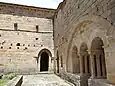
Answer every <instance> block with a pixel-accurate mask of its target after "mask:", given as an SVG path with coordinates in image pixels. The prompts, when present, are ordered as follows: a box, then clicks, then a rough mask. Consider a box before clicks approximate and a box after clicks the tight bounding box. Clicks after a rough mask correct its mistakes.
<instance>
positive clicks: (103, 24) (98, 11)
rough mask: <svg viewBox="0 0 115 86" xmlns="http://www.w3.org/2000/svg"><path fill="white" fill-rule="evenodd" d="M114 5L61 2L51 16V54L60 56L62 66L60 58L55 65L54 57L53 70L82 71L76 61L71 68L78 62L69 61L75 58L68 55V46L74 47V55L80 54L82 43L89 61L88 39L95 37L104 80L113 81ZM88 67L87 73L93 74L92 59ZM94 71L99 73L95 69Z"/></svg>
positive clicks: (93, 0)
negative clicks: (101, 55)
mask: <svg viewBox="0 0 115 86" xmlns="http://www.w3.org/2000/svg"><path fill="white" fill-rule="evenodd" d="M114 4H115V1H114V0H64V2H63V3H61V5H60V6H59V7H58V10H57V14H56V15H55V18H54V50H55V57H57V56H59V57H63V67H61V59H59V62H60V63H59V64H57V59H56V61H55V66H56V68H55V70H56V71H57V70H59V71H60V73H62V71H66V72H71V73H73V72H74V70H75V69H76V70H77V69H80V73H82V72H83V70H82V69H81V67H82V66H79V64H78V66H79V67H75V64H76V63H78V61H76V62H75V60H72V59H74V57H75V56H74V57H73V56H72V55H73V54H72V53H73V51H72V49H73V47H74V46H76V47H77V49H76V53H77V54H76V58H77V57H80V55H81V50H80V47H81V45H82V43H85V44H86V45H87V50H86V51H87V54H88V55H89V57H90V60H91V59H92V57H91V56H92V52H91V51H93V50H92V49H91V46H92V41H93V39H95V38H96V37H99V38H100V39H101V40H102V41H103V48H104V54H105V64H106V65H105V66H106V72H107V80H109V81H111V82H113V83H115V62H114V60H115V58H114V56H115V49H114V45H115V41H114V39H115V36H114V32H115V30H114V28H115V25H114V23H115V18H114V17H115V12H114V11H115V10H114V8H115V5H114ZM89 21H90V22H89ZM94 46H96V45H94ZM57 52H58V55H57ZM93 54H95V53H93ZM96 54H97V53H96ZM77 55H78V56H77ZM83 63H84V62H83ZM101 64H102V63H101ZM80 65H81V64H80ZM58 66H59V67H58ZM89 67H90V68H91V76H93V73H94V72H95V71H93V70H95V69H94V68H93V63H92V62H91V63H90V66H89ZM98 67H99V66H98ZM103 70H104V69H103ZM97 71H98V72H100V70H99V69H98V70H97ZM103 73H104V72H103ZM78 74H79V73H78ZM98 74H99V73H98ZM94 76H95V75H94Z"/></svg>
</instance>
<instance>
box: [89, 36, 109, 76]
mask: <svg viewBox="0 0 115 86" xmlns="http://www.w3.org/2000/svg"><path fill="white" fill-rule="evenodd" d="M103 46H104V44H103V41H102V40H101V38H99V37H96V38H94V39H93V41H92V44H91V56H92V58H91V59H92V63H93V64H92V65H93V66H92V67H93V76H94V77H95V78H106V76H107V75H106V63H105V53H104V48H103Z"/></svg>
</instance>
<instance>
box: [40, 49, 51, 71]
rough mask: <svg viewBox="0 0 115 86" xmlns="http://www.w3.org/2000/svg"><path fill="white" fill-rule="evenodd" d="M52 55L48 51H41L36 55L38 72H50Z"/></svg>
mask: <svg viewBox="0 0 115 86" xmlns="http://www.w3.org/2000/svg"><path fill="white" fill-rule="evenodd" d="M51 70H53V69H52V54H51V52H50V51H49V50H48V49H42V50H41V51H40V52H39V54H38V71H39V72H42V71H51Z"/></svg>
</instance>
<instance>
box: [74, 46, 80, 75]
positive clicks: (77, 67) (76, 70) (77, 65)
mask: <svg viewBox="0 0 115 86" xmlns="http://www.w3.org/2000/svg"><path fill="white" fill-rule="evenodd" d="M72 72H73V73H80V60H79V56H78V50H77V47H76V46H74V47H73V50H72Z"/></svg>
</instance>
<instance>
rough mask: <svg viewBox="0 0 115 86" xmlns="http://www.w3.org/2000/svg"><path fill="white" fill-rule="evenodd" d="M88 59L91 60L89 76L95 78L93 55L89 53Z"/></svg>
mask: <svg viewBox="0 0 115 86" xmlns="http://www.w3.org/2000/svg"><path fill="white" fill-rule="evenodd" d="M90 60H91V78H95V64H94V55H90Z"/></svg>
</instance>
